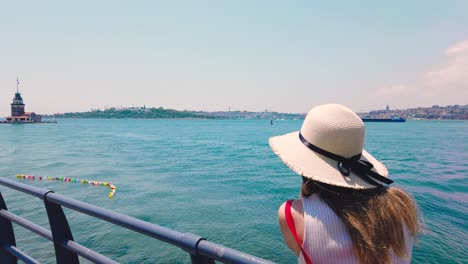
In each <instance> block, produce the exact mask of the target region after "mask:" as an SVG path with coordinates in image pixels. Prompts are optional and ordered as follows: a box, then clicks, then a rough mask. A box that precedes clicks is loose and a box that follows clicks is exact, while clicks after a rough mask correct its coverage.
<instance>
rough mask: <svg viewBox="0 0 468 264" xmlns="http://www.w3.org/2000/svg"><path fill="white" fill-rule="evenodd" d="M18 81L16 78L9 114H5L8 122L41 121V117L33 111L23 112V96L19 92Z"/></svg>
mask: <svg viewBox="0 0 468 264" xmlns="http://www.w3.org/2000/svg"><path fill="white" fill-rule="evenodd" d="M18 86H19V81H18V79H16V93H15V97H13V102H12V103H11V116H7V118H6V121H7V122H8V123H35V122H41V120H42V117H41V116H40V115H36V113H33V112H25V111H24V106H25V104H24V103H23V98H22V97H21V94H20V92H19V87H18Z"/></svg>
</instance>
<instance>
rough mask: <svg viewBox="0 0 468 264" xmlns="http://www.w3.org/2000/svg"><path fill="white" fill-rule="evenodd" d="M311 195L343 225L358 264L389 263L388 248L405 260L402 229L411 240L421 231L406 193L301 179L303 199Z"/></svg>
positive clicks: (414, 210) (399, 190)
mask: <svg viewBox="0 0 468 264" xmlns="http://www.w3.org/2000/svg"><path fill="white" fill-rule="evenodd" d="M314 193H317V194H319V195H320V198H321V199H322V200H323V201H324V202H325V203H327V204H328V206H330V208H331V209H332V210H333V211H334V212H335V213H336V214H337V215H338V217H340V219H341V220H342V221H343V222H344V224H345V226H346V228H347V230H348V232H349V234H350V236H351V240H352V242H353V250H354V253H355V254H356V256H357V258H358V259H359V261H360V262H361V263H363V264H368V263H369V264H370V263H389V262H390V260H391V256H390V251H389V249H390V248H391V249H392V250H393V252H394V253H395V254H396V255H397V256H398V257H401V258H405V257H408V252H406V245H405V237H404V225H406V227H407V228H408V230H409V232H410V234H411V235H412V236H413V238H414V239H416V236H417V234H418V233H419V231H420V230H419V229H420V225H419V219H418V210H417V206H416V203H415V202H414V201H413V199H412V198H411V197H410V196H409V194H408V193H406V192H405V191H403V190H401V189H398V188H395V187H378V188H375V189H366V190H356V189H350V188H343V187H336V186H332V185H328V184H324V183H319V182H316V181H312V180H310V179H307V178H305V177H303V185H302V190H301V194H302V196H304V197H308V196H310V195H312V194H314Z"/></svg>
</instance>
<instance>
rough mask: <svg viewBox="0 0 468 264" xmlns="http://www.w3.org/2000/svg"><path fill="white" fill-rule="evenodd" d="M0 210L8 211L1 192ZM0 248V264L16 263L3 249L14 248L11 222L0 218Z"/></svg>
mask: <svg viewBox="0 0 468 264" xmlns="http://www.w3.org/2000/svg"><path fill="white" fill-rule="evenodd" d="M0 210H5V211H8V209H7V207H6V203H5V200H3V196H2V193H1V192H0ZM0 246H1V247H2V248H1V249H0V263H5V264H16V263H18V260H17V259H16V257H15V256H13V255H12V254H10V253H9V252H8V251H7V250H6V249H5V247H7V246H15V247H16V241H15V233H14V232H13V225H12V224H11V221H10V220H8V219H6V218H3V217H0Z"/></svg>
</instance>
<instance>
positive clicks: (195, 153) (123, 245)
mask: <svg viewBox="0 0 468 264" xmlns="http://www.w3.org/2000/svg"><path fill="white" fill-rule="evenodd" d="M58 121H59V123H58V124H42V125H1V126H0V139H1V144H0V163H1V166H0V176H2V177H6V178H9V179H16V178H15V175H16V174H18V173H24V174H34V175H50V176H59V177H60V176H62V177H69V178H80V179H90V180H98V181H110V182H112V183H113V184H114V185H115V186H116V187H117V192H116V195H115V198H114V199H113V200H110V199H108V198H107V194H108V189H107V188H104V187H92V186H88V185H81V184H73V183H62V182H40V181H34V182H33V181H25V180H19V181H21V182H23V183H28V184H30V185H33V186H36V187H41V188H47V189H51V190H54V191H55V192H57V193H60V194H64V195H67V196H70V197H72V198H75V199H78V200H81V201H86V202H89V203H92V204H95V205H98V206H101V207H104V208H107V209H111V210H115V211H117V212H120V213H124V214H128V215H130V216H133V217H136V218H139V219H142V220H145V221H149V222H152V223H155V224H159V225H161V226H165V227H168V228H172V229H175V230H178V231H181V232H191V233H194V234H198V235H200V236H203V237H205V238H207V239H208V240H210V241H213V242H215V243H219V244H222V245H225V246H228V247H232V248H234V249H237V250H240V251H244V252H247V253H249V254H252V255H256V256H259V257H262V258H265V259H268V260H271V261H275V262H278V263H295V262H296V258H295V256H294V255H293V253H292V252H290V251H289V250H288V249H287V247H286V246H285V244H284V243H283V241H282V237H281V234H280V231H279V226H278V224H277V217H276V216H277V208H278V206H279V205H280V204H281V203H282V202H283V201H285V200H287V199H290V198H295V197H297V196H298V194H299V187H300V177H299V176H297V175H295V174H294V173H293V172H291V171H290V170H289V169H288V168H287V167H286V166H285V165H283V164H282V163H281V162H280V160H279V159H278V158H277V157H276V156H275V155H274V154H273V153H272V151H271V150H270V148H269V146H268V138H269V137H270V136H273V135H279V134H283V133H287V132H290V131H294V130H298V129H299V127H300V125H301V122H302V121H293V120H291V121H276V122H275V124H274V125H273V126H270V124H269V120H117V119H106V120H93V119H77V120H62V119H60V120H58ZM366 127H367V139H366V149H367V150H368V151H369V152H371V153H373V154H374V155H375V156H376V157H378V158H379V159H380V160H382V161H383V162H384V163H385V164H386V165H387V166H388V167H389V170H390V173H391V175H392V177H393V178H394V179H395V180H396V186H400V187H402V188H404V189H406V190H408V191H410V192H411V193H412V194H413V195H414V197H415V198H416V200H417V202H418V204H419V206H420V209H421V211H422V213H423V214H424V219H425V230H424V233H423V234H422V235H421V236H420V239H419V244H418V245H417V247H415V249H414V252H413V254H414V257H413V263H463V262H464V261H466V259H468V258H467V242H466V238H467V237H468V232H467V229H468V226H467V219H468V210H467V202H468V195H467V193H468V180H467V179H468V122H457V121H444V122H442V121H409V122H406V123H403V124H395V123H381V124H378V123H367V124H366ZM0 191H1V192H2V195H3V196H4V198H5V200H6V202H7V206H8V209H9V210H10V211H12V212H14V213H17V214H19V215H21V216H23V217H25V218H27V219H29V220H32V221H35V222H36V223H39V224H41V225H42V226H44V227H46V228H49V227H48V221H47V218H46V215H45V210H44V209H43V204H42V203H41V201H40V200H39V199H37V198H33V197H31V196H28V195H24V194H22V193H19V192H15V191H12V190H9V189H7V188H5V187H2V186H0ZM65 212H66V214H67V217H68V218H69V221H70V223H71V227H72V231H73V234H74V237H75V240H76V241H78V242H79V243H81V244H83V245H85V246H88V247H90V248H92V249H93V250H96V251H98V252H100V253H103V254H106V255H108V256H110V257H111V258H113V259H115V260H117V261H119V262H123V263H187V262H189V257H188V254H186V253H185V252H184V251H182V250H180V249H178V248H174V247H171V246H168V245H165V244H163V243H160V242H158V241H156V240H153V239H149V238H146V237H145V236H143V235H139V234H136V233H133V232H131V231H127V230H124V229H123V228H120V227H116V226H112V225H111V224H108V223H106V222H103V221H101V220H96V219H93V218H91V217H88V216H84V215H80V214H77V213H76V212H73V211H70V210H66V211H65ZM14 228H15V232H16V233H17V245H18V247H19V248H20V249H22V250H23V251H25V252H26V253H27V254H29V255H31V256H33V257H35V258H37V259H38V260H39V261H41V262H44V263H54V262H55V258H54V253H53V245H52V243H50V242H48V241H47V240H45V239H42V238H41V237H39V236H37V235H35V234H33V233H30V232H29V231H25V230H24V229H23V228H21V227H19V226H15V227H14ZM83 262H84V263H86V261H83Z"/></svg>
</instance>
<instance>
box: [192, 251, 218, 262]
mask: <svg viewBox="0 0 468 264" xmlns="http://www.w3.org/2000/svg"><path fill="white" fill-rule="evenodd" d="M190 260H191V261H192V264H215V262H214V260H213V259H211V258H209V257H205V256H202V255H195V254H192V253H190Z"/></svg>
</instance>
